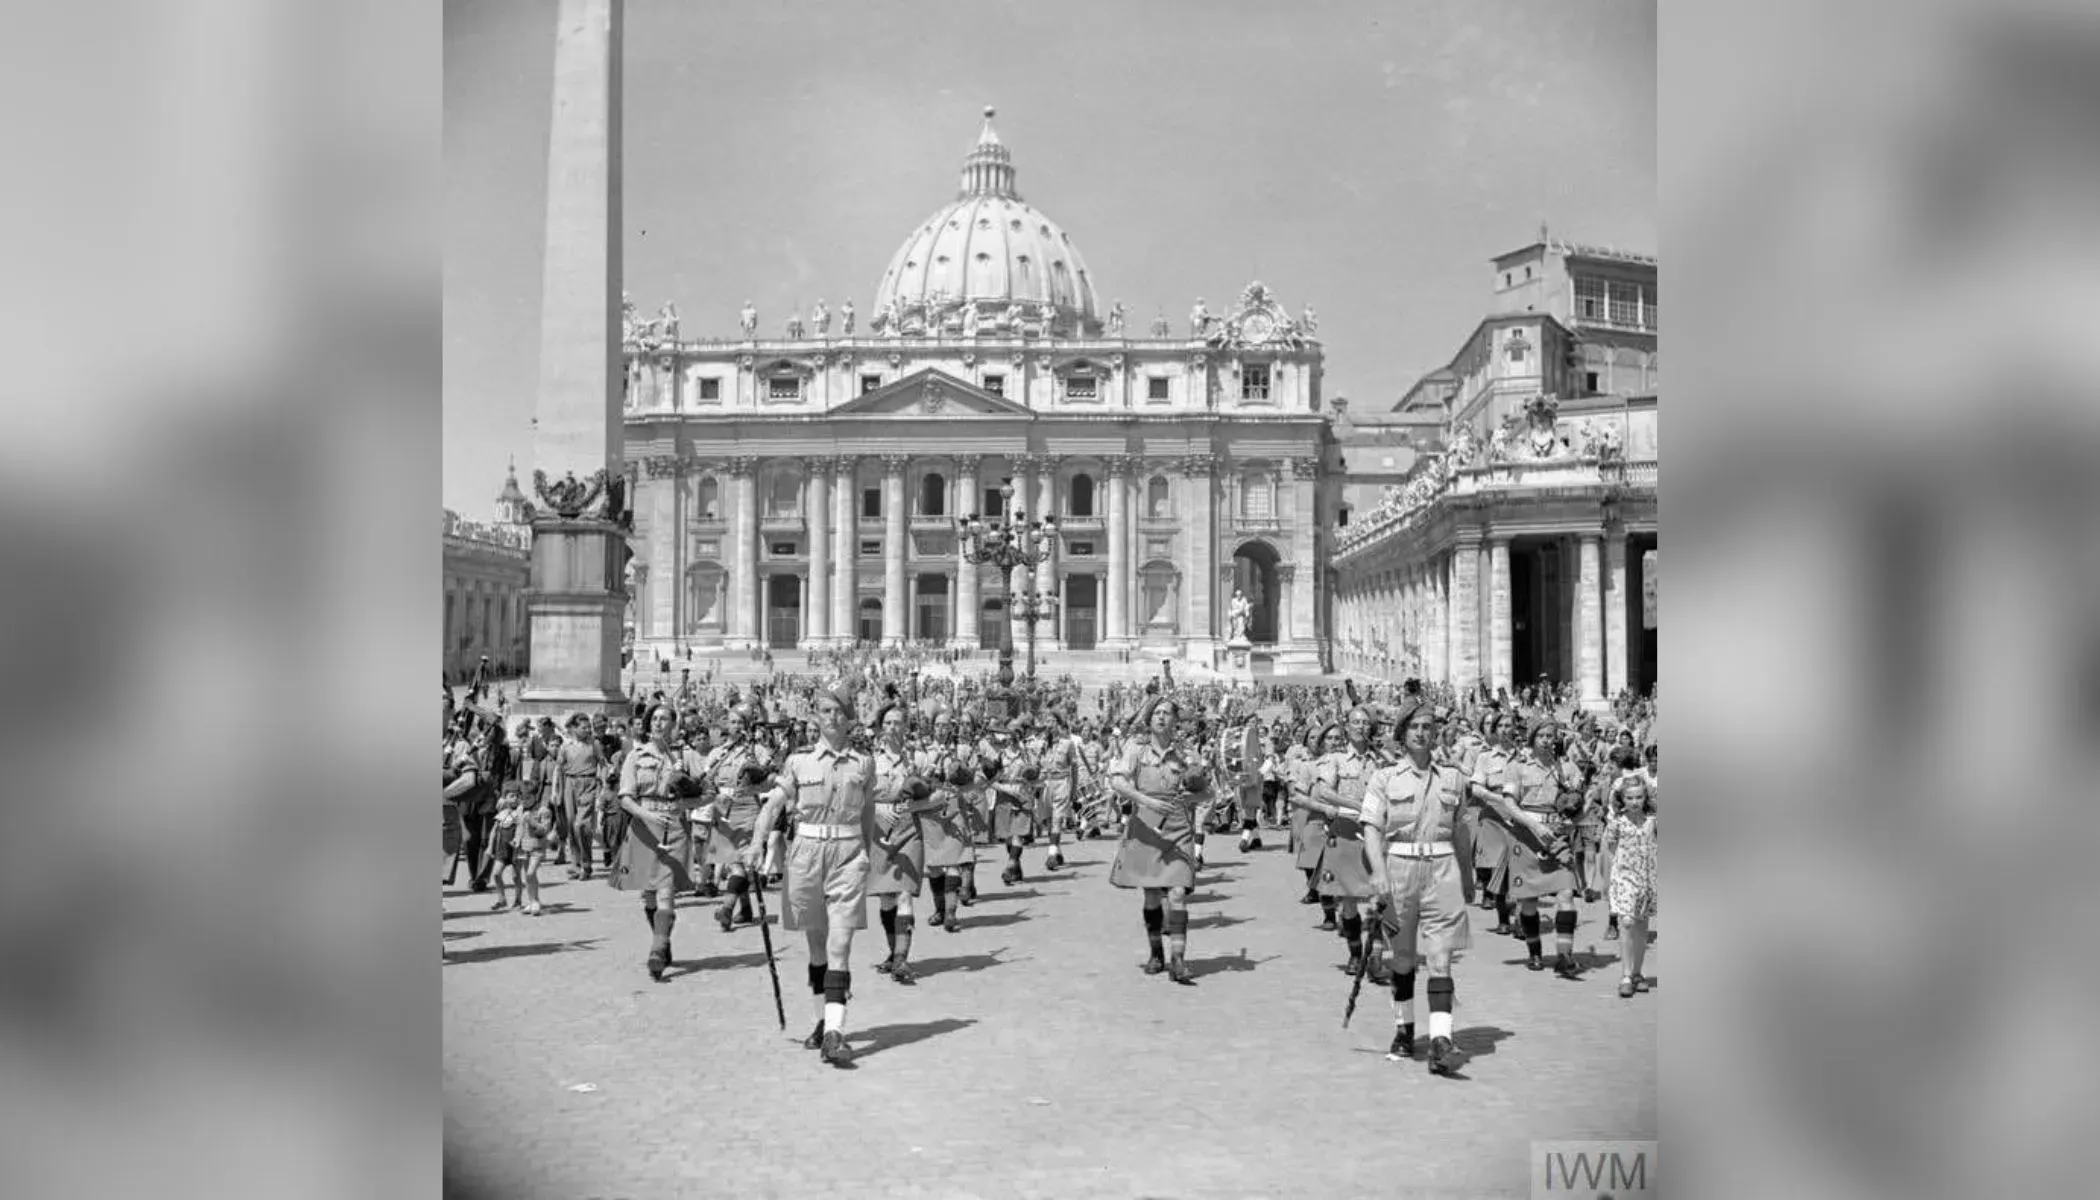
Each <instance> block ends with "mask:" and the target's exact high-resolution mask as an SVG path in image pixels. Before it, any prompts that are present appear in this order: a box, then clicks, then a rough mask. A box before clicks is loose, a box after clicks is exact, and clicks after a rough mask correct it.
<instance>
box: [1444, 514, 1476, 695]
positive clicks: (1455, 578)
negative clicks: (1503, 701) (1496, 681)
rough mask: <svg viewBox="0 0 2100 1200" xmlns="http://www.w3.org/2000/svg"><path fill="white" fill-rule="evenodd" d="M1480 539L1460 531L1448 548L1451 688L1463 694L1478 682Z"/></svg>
mask: <svg viewBox="0 0 2100 1200" xmlns="http://www.w3.org/2000/svg"><path fill="white" fill-rule="evenodd" d="M1478 536H1479V535H1478V534H1476V533H1474V531H1472V530H1470V529H1467V530H1461V531H1459V540H1458V542H1457V544H1455V545H1454V546H1452V548H1451V604H1450V611H1449V612H1448V613H1447V614H1446V617H1447V619H1448V620H1449V622H1450V627H1451V684H1452V686H1453V687H1456V688H1458V689H1460V690H1461V691H1463V690H1464V689H1466V688H1469V687H1472V686H1473V684H1474V683H1476V682H1478V681H1479V679H1480V574H1479V571H1480V543H1479V542H1478V541H1475V540H1473V539H1474V538H1477V537H1478Z"/></svg>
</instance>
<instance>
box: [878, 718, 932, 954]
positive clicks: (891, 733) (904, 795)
mask: <svg viewBox="0 0 2100 1200" xmlns="http://www.w3.org/2000/svg"><path fill="white" fill-rule="evenodd" d="M874 724H875V736H876V740H875V834H876V837H875V842H874V845H873V846H871V847H870V848H869V855H868V894H869V895H871V896H874V897H876V898H877V899H878V901H879V902H880V906H881V907H880V918H881V921H882V934H883V937H884V939H885V940H886V941H887V942H888V944H889V957H887V958H885V959H883V960H882V961H881V962H880V963H877V964H876V966H875V970H876V971H878V972H880V973H881V974H884V975H887V976H889V977H890V978H891V979H893V980H895V981H896V982H898V983H904V984H909V983H912V982H915V981H916V980H917V979H918V975H917V974H916V973H914V972H913V971H912V969H911V939H912V932H913V925H914V923H915V922H914V917H913V911H912V909H913V904H914V902H915V901H916V900H917V899H918V896H919V885H920V883H921V881H923V880H924V879H925V877H926V839H925V837H924V836H923V835H922V834H921V832H920V828H919V811H920V808H921V807H922V806H923V807H927V808H930V807H932V806H931V805H930V804H928V803H927V801H928V799H929V798H930V797H931V796H932V795H933V789H932V788H931V787H929V786H928V785H927V783H926V781H925V780H923V779H921V778H919V774H918V767H917V764H916V763H914V762H913V760H912V754H911V751H910V749H909V748H908V747H907V746H906V745H905V739H904V730H905V726H906V724H907V721H906V719H905V714H904V707H903V706H902V705H901V704H885V705H883V706H882V708H880V709H878V710H877V711H876V713H875V722H874Z"/></svg>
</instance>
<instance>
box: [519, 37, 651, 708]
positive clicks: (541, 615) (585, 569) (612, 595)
mask: <svg viewBox="0 0 2100 1200" xmlns="http://www.w3.org/2000/svg"><path fill="white" fill-rule="evenodd" d="M556 21H557V22H558V24H557V26H556V29H555V34H554V118H553V121H552V122H551V123H550V125H549V127H548V135H547V252H546V259H545V263H544V268H543V269H544V286H543V290H542V303H541V305H540V378H539V392H538V395H537V397H536V400H535V406H534V418H535V420H534V426H533V429H534V432H533V457H534V459H535V462H534V464H533V465H534V467H535V468H537V470H536V471H535V474H534V488H535V490H536V491H538V493H539V498H540V503H541V505H542V508H541V510H540V513H539V515H538V516H537V517H536V518H535V519H534V521H533V523H532V578H531V586H530V587H528V588H527V589H526V591H525V613H526V621H527V622H528V625H529V627H530V630H531V638H532V671H531V674H530V676H528V678H527V679H526V681H525V687H524V689H523V692H522V693H521V694H520V696H519V697H518V703H517V708H518V709H520V710H522V711H523V712H525V713H528V714H530V715H534V716H538V715H545V714H551V713H555V712H566V711H570V710H576V709H581V710H583V711H585V712H589V713H598V712H605V711H610V710H613V709H616V708H618V709H624V708H625V707H626V704H627V699H626V696H625V695H624V694H623V693H622V692H621V690H620V642H621V624H622V620H623V618H624V616H625V613H626V607H627V580H626V568H627V559H628V557H629V555H630V553H631V551H630V550H629V548H628V545H627V537H628V532H629V530H628V529H627V527H626V525H625V523H624V522H625V517H626V507H627V504H628V502H629V501H630V500H631V497H628V496H626V495H625V488H624V487H623V486H621V485H622V484H623V483H624V482H625V467H624V465H623V463H622V451H623V449H624V446H625V439H626V434H625V429H624V426H623V422H622V416H623V404H622V399H623V397H622V395H621V389H622V387H623V378H622V377H623V374H624V372H623V371H622V369H621V368H622V365H623V362H622V360H623V357H624V350H623V348H622V345H621V342H622V338H623V336H624V332H623V323H622V316H623V311H622V305H621V299H622V292H621V287H620V283H621V279H620V274H621V273H620V265H621V264H620V27H621V0H560V5H559V12H558V14H557V16H556ZM542 475H544V480H543V479H542V478H541V476H542ZM543 483H544V484H545V485H546V486H542V485H543ZM592 485H595V488H593V486H592ZM607 485H610V486H609V487H608V486H607ZM596 488H604V489H605V498H604V499H603V500H602V501H600V500H599V499H598V495H597V494H596V490H595V489H596ZM587 491H588V492H589V493H590V494H589V499H590V501H591V503H584V502H583V501H584V499H585V497H586V494H587Z"/></svg>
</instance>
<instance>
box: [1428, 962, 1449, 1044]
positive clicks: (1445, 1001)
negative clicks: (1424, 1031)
mask: <svg viewBox="0 0 2100 1200" xmlns="http://www.w3.org/2000/svg"><path fill="white" fill-rule="evenodd" d="M1451 991H1452V982H1451V977H1450V976H1449V975H1432V976H1430V977H1429V1036H1430V1037H1433V1038H1440V1037H1441V1038H1447V1037H1450V1036H1451Z"/></svg>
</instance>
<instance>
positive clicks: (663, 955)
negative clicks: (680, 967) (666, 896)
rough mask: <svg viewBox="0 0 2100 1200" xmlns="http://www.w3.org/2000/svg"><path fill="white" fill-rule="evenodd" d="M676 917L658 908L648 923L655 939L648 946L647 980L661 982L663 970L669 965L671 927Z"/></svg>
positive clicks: (667, 910) (674, 914)
mask: <svg viewBox="0 0 2100 1200" xmlns="http://www.w3.org/2000/svg"><path fill="white" fill-rule="evenodd" d="M677 920H678V916H677V914H676V913H674V912H673V911H672V910H670V909H669V908H659V909H657V910H656V912H655V914H654V920H652V921H651V922H650V924H651V927H652V930H653V932H654V933H655V934H656V936H655V938H653V939H652V940H651V941H650V944H649V978H651V979H654V980H656V981H658V982H662V981H663V977H664V968H665V967H668V966H670V965H671V926H672V925H674V924H676V923H677Z"/></svg>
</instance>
